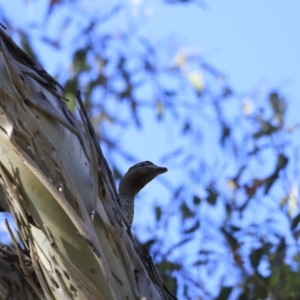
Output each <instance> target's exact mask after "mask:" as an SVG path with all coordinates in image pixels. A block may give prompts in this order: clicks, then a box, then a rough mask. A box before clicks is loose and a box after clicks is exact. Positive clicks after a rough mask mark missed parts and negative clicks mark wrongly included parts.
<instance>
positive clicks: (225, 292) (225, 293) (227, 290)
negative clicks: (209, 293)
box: [215, 286, 233, 300]
mask: <svg viewBox="0 0 300 300" xmlns="http://www.w3.org/2000/svg"><path fill="white" fill-rule="evenodd" d="M232 289H233V288H232V287H231V286H225V287H223V288H222V290H221V292H220V294H219V295H218V297H217V298H215V300H227V299H228V297H229V296H230V294H231V292H232Z"/></svg>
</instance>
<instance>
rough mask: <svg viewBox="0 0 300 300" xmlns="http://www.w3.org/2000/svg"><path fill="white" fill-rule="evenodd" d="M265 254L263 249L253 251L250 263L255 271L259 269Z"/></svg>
mask: <svg viewBox="0 0 300 300" xmlns="http://www.w3.org/2000/svg"><path fill="white" fill-rule="evenodd" d="M263 254H264V248H263V247H261V248H258V249H255V250H253V251H252V253H251V254H250V262H251V265H252V267H253V268H254V269H256V268H257V267H258V265H259V262H260V259H261V257H262V255H263Z"/></svg>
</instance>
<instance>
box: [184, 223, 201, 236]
mask: <svg viewBox="0 0 300 300" xmlns="http://www.w3.org/2000/svg"><path fill="white" fill-rule="evenodd" d="M199 227H200V222H199V221H197V222H196V223H195V224H194V225H193V226H192V227H190V228H189V229H186V230H184V231H183V232H184V233H185V234H188V233H192V232H194V231H195V230H197V229H198V228H199Z"/></svg>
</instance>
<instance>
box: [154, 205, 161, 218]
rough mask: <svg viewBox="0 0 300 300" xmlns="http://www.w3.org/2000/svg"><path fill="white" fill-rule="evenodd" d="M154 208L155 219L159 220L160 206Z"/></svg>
mask: <svg viewBox="0 0 300 300" xmlns="http://www.w3.org/2000/svg"><path fill="white" fill-rule="evenodd" d="M154 210H155V218H156V221H157V222H159V221H160V219H161V215H162V210H161V207H160V206H155V208H154Z"/></svg>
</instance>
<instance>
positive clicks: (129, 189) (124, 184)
mask: <svg viewBox="0 0 300 300" xmlns="http://www.w3.org/2000/svg"><path fill="white" fill-rule="evenodd" d="M139 191H140V189H139V188H138V186H137V185H136V182H135V180H134V178H133V177H132V176H124V177H123V178H122V180H121V181H120V184H119V195H121V196H122V197H126V198H128V199H134V197H135V196H136V194H137V193H138V192H139Z"/></svg>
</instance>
